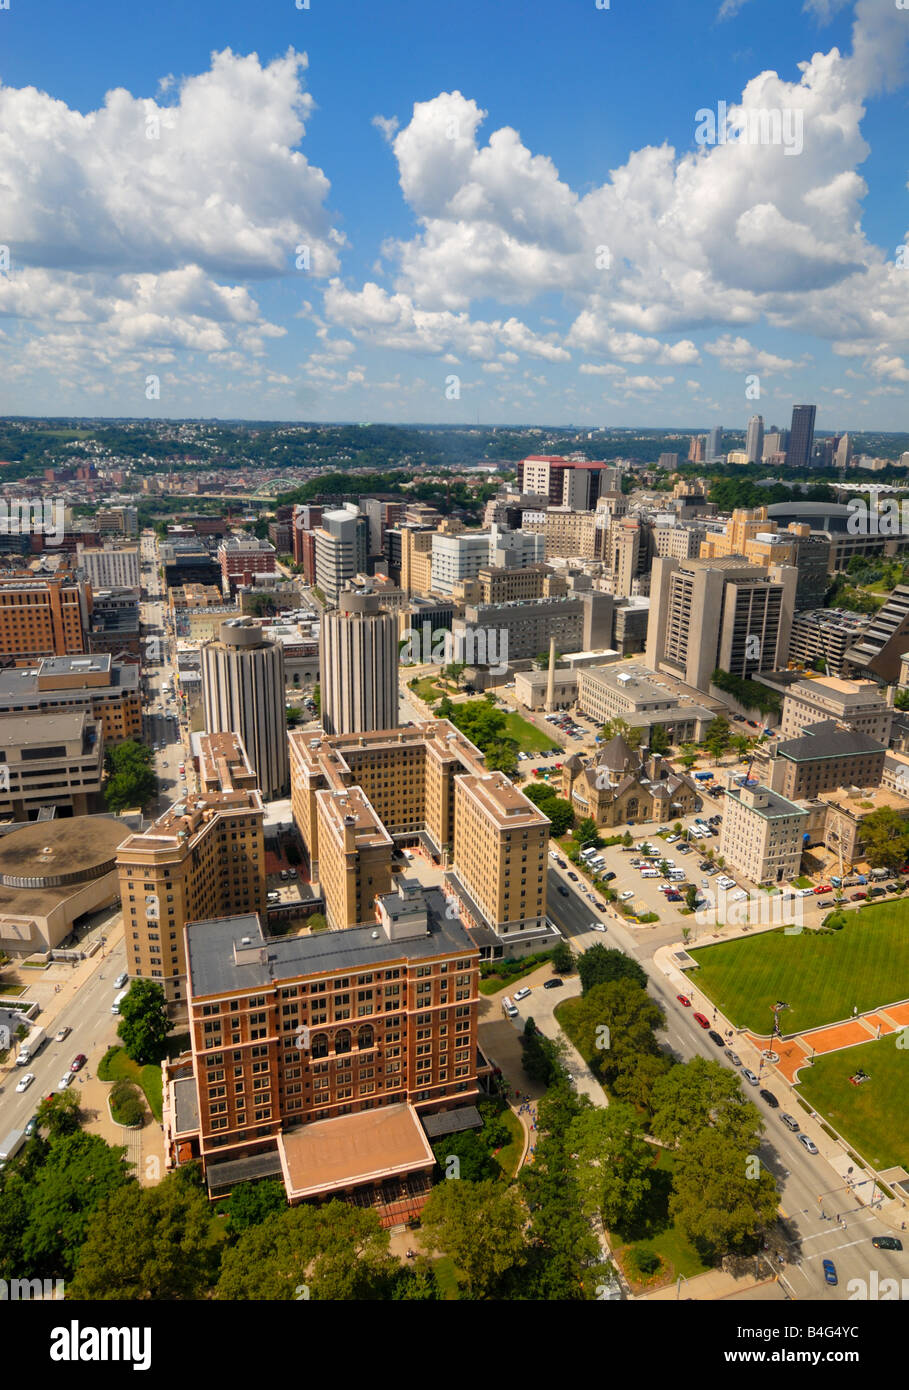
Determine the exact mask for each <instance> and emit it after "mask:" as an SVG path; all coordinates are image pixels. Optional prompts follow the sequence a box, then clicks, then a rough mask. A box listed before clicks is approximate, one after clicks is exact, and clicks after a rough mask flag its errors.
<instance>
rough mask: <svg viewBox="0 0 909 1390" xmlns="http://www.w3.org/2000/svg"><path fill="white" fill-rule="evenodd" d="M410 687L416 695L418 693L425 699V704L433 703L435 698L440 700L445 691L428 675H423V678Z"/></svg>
mask: <svg viewBox="0 0 909 1390" xmlns="http://www.w3.org/2000/svg"><path fill="white" fill-rule="evenodd" d="M411 689H412V690H413V691H414V693H415V694H416V695H419V697H420V699H421V700H425V701H426V702H427V704H430V705H434V704H435V702H436V701H437V700H441V698H442V696H443V694H444V693H445V692H444V691H443V690H440V689H439V687H438V686H437V685H436V683H435V681H434V680H432V678H431V677H430V676H425V677H424V678H423V680H419V681H417V683H416V685H414V686H412V687H411Z"/></svg>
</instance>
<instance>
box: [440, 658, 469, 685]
mask: <svg viewBox="0 0 909 1390" xmlns="http://www.w3.org/2000/svg"><path fill="white" fill-rule="evenodd" d="M466 669H467V663H466V661H450V662H449V663H448V665H447V666H445V667H443V669H442V675H443V676H447V677H448V679H449V680H452V681H454V683H455V686H456V687H458V686H460V684H461V677H462V676H463V674H464V672H465V670H466Z"/></svg>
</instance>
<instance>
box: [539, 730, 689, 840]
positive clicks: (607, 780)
mask: <svg viewBox="0 0 909 1390" xmlns="http://www.w3.org/2000/svg"><path fill="white" fill-rule="evenodd" d="M562 795H563V796H564V797H565V798H566V800H568V801H570V802H571V808H572V810H573V811H574V813H575V815H576V816H578V817H584V816H591V817H592V818H593V820H594V821H595V822H596V825H597V828H598V829H600V828H602V829H606V830H612V829H615V827H616V826H622V825H626V824H627V823H628V822H631V823H633V824H638V823H643V822H645V821H662V822H663V823H665V822H667V821H670V822H671V821H675V820H678V819H679V818H680V817H681V816H687V815H690V814H691V812H692V811H696V810H697V809H698V806H699V805H700V798H699V795H698V788H697V785H696V783H695V782H693V781H692V780H691V778H690V777H686V776H685V774H684V773H682V772H676V771H675V769H674V768H673V767H671V766H670V764H669V763H668V762H667V761H666V759H665V758H661V757H660V756H659V755H658V754H656V753H649V752H648V750H647V749H646V748H641V749H639V750H637V751H635V750H634V749H633V748H631V747H629V745H628V744H627V743H626V741H625V739H624V738H622V736H621V734H619V735H617V736H616V737H615V738H613V739H611V740H610V741H609V743H607V744H605V745H604V746H603V747H602V748H600V749H599V750H598V752H597V753H596V754H595V755H594V757H593V759H592V760H590V761H585V759H583V758H581V757H580V756H579V755H578V754H577V753H573V754H572V755H571V757H570V758H567V759H566V760H565V763H564V766H563V768H562Z"/></svg>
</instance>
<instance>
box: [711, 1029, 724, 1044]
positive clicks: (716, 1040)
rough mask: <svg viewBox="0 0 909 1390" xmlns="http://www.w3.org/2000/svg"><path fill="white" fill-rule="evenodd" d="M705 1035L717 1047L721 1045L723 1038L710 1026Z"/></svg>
mask: <svg viewBox="0 0 909 1390" xmlns="http://www.w3.org/2000/svg"><path fill="white" fill-rule="evenodd" d="M707 1036H708V1038H709V1039H710V1041H711V1042H714V1043H716V1045H717V1047H722V1046H723V1039H722V1038H721V1037H720V1035H719V1033H717V1032H716V1031H715V1030H714V1029H713V1028H711V1030H710V1032H709V1033H708V1034H707Z"/></svg>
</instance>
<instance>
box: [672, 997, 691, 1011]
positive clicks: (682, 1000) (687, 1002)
mask: <svg viewBox="0 0 909 1390" xmlns="http://www.w3.org/2000/svg"><path fill="white" fill-rule="evenodd" d="M675 997H676V999H677V1000H678V1001H679V1003H680V1004H681V1005H682V1007H683V1008H685V1009H690V1008H691V1000H690V999H688V998H686V996H685V995H684V994H677V995H676V996H675Z"/></svg>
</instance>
